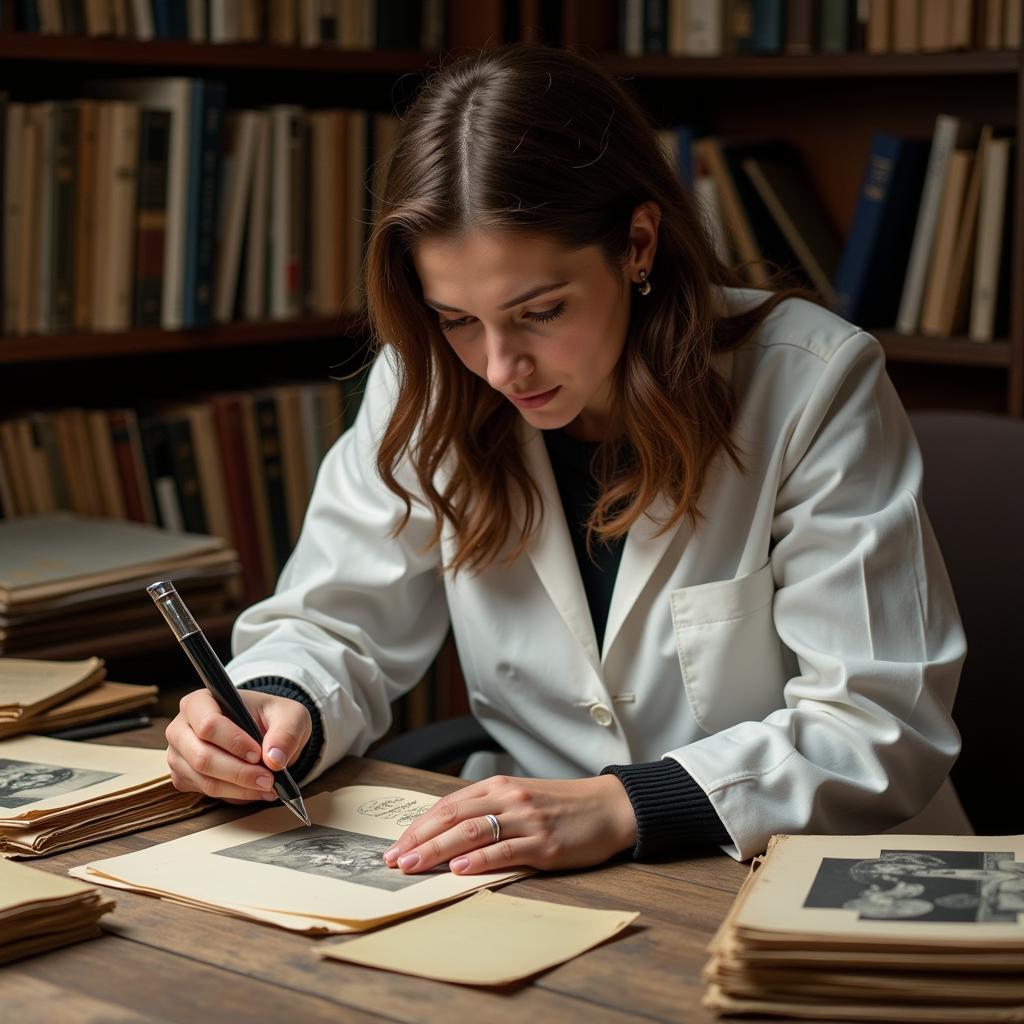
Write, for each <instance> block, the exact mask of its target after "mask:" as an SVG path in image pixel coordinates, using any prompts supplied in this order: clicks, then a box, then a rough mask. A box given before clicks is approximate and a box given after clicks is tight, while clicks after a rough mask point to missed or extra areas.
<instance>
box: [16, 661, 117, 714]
mask: <svg viewBox="0 0 1024 1024" xmlns="http://www.w3.org/2000/svg"><path fill="white" fill-rule="evenodd" d="M105 673H106V669H105V668H104V666H103V662H102V661H101V660H100V659H99V658H87V659H86V660H84V661H40V660H38V659H32V658H0V718H11V719H18V718H21V717H23V716H26V715H29V714H36V713H38V712H40V711H42V710H44V709H45V708H47V707H49V706H50V705H51V704H56V703H58V702H59V701H61V700H63V699H65V698H69V697H72V696H74V695H75V694H78V693H81V692H82V691H83V690H87V689H89V688H90V687H91V686H94V685H95V684H96V683H98V682H99V681H100V680H101V679H102V678H103V676H104V675H105Z"/></svg>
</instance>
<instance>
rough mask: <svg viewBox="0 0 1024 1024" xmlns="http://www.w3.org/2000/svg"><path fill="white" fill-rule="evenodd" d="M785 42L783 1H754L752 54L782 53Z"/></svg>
mask: <svg viewBox="0 0 1024 1024" xmlns="http://www.w3.org/2000/svg"><path fill="white" fill-rule="evenodd" d="M785 42H786V9H785V6H784V4H783V0H754V32H753V37H752V39H751V49H752V50H753V52H754V53H782V50H783V47H784V46H785Z"/></svg>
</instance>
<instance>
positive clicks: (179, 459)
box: [164, 417, 207, 533]
mask: <svg viewBox="0 0 1024 1024" xmlns="http://www.w3.org/2000/svg"><path fill="white" fill-rule="evenodd" d="M164 424H165V430H166V432H167V447H168V453H169V455H170V465H171V470H172V472H173V474H174V482H175V486H176V489H177V494H178V501H179V502H180V504H181V518H182V521H183V523H184V525H185V529H186V530H187V531H188V532H189V533H206V532H207V525H206V513H205V512H204V510H203V497H202V491H201V489H200V485H199V471H198V469H197V468H196V455H195V450H194V447H193V443H192V428H191V426H190V425H189V422H188V420H187V419H184V418H179V417H168V418H167V419H166V420H165V421H164Z"/></svg>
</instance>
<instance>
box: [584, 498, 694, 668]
mask: <svg viewBox="0 0 1024 1024" xmlns="http://www.w3.org/2000/svg"><path fill="white" fill-rule="evenodd" d="M671 512H672V505H671V502H669V501H668V499H667V498H665V497H664V496H662V495H659V496H658V497H657V498H655V500H654V501H653V502H652V503H651V505H650V506H649V507H648V509H647V511H646V512H645V513H644V514H643V515H642V516H641V517H640V518H639V519H638V520H637V521H636V522H635V523H634V524H633V525H632V526H631V527H630V528H629V533H627V534H626V543H625V544H624V545H623V548H622V560H621V562H620V563H619V571H618V573H617V574H616V576H615V586H614V587H613V588H612V599H611V604H610V605H609V606H608V622H607V624H606V625H605V630H604V651H603V652H602V654H603V657H604V658H607V656H608V652H609V651H610V650H611V648H612V644H614V643H615V638H616V637H617V636H618V635H619V632H620V630H621V629H622V627H623V625H624V623H625V621H626V617H627V616H628V615H629V612H630V610H631V609H632V607H633V605H634V604H636V601H637V599H638V598H639V597H640V594H641V592H642V591H643V589H644V587H645V586H646V585H647V581H648V580H649V579H650V578H651V575H652V574H653V572H654V570H655V569H656V568H657V567H658V563H659V562H660V561H661V559H662V558H663V557H664V554H665V551H666V550H667V549H668V546H669V545H670V544H671V543H672V541H673V540H675V538H676V536H677V534H678V533H679V531H680V529H682V528H683V526H682V523H683V522H684V521H680V522H678V523H676V524H674V525H673V526H671V527H669V528H668V529H667V530H665V532H664V533H661V534H660V535H659V534H658V530H659V529H660V528H661V525H662V524H663V523H664V522H665V521H666V520H667V519H668V517H669V516H670V515H671Z"/></svg>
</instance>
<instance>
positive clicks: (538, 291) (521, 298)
mask: <svg viewBox="0 0 1024 1024" xmlns="http://www.w3.org/2000/svg"><path fill="white" fill-rule="evenodd" d="M568 283H569V282H568V281H556V282H555V283H554V284H541V285H538V286H537V287H536V288H531V289H530V290H529V291H528V292H523V294H522V295H517V296H516V297H515V298H514V299H510V300H509V301H508V302H505V303H502V304H501V305H500V306H499V307H498V309H511V308H512V307H513V306H518V305H519V303H520V302H526V301H527V300H529V299H535V298H536V297H537V296H538V295H543V294H544V293H545V292H553V291H554V290H555V289H556V288H563V287H565V285H567V284H568ZM423 301H424V302H425V303H426V304H427V305H428V306H430V307H432V308H433V309H436V310H438V311H439V312H442V313H465V312H466V311H465V310H464V309H456V308H455V307H454V306H445V305H442V304H441V303H440V302H435V301H434V300H433V299H424V300H423Z"/></svg>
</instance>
